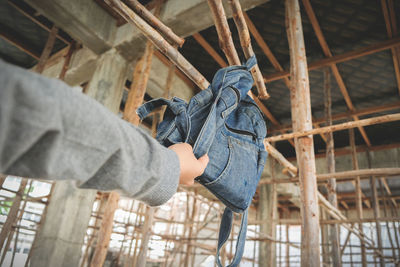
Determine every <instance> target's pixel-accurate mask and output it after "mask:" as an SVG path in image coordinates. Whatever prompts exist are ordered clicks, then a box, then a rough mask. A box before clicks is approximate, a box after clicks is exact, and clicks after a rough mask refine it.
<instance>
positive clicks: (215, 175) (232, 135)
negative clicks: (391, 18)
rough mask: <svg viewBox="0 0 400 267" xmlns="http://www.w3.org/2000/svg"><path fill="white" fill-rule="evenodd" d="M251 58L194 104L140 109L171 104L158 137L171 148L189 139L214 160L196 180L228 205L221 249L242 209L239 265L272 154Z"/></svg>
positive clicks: (221, 74) (223, 72)
mask: <svg viewBox="0 0 400 267" xmlns="http://www.w3.org/2000/svg"><path fill="white" fill-rule="evenodd" d="M255 63H256V59H255V57H252V58H250V59H249V60H248V61H247V62H246V64H245V65H243V66H231V67H227V68H223V69H220V70H219V71H218V72H217V73H216V74H215V76H214V79H213V81H212V84H211V85H210V86H209V87H208V88H207V89H206V90H203V91H201V92H200V93H198V94H196V95H195V96H194V97H192V99H191V100H190V101H189V103H186V102H185V101H184V100H182V99H179V98H176V97H174V98H173V99H172V100H166V99H162V98H160V99H155V100H152V101H149V102H147V103H145V104H144V105H142V106H141V107H139V109H138V110H137V114H138V115H139V117H140V118H141V119H143V118H144V117H146V116H147V115H148V114H149V113H150V112H152V111H153V110H154V109H155V108H158V107H160V106H162V105H167V109H166V110H165V113H164V119H163V121H162V122H161V123H160V125H159V126H158V128H157V140H158V141H159V142H160V143H161V144H162V145H164V146H166V147H168V146H170V145H173V144H176V143H182V142H186V143H189V144H191V145H192V146H193V152H194V154H195V155H196V157H200V156H203V155H204V154H206V153H207V154H208V156H209V158H210V161H209V164H208V166H207V168H206V169H205V171H204V173H203V175H201V176H200V177H197V178H196V180H197V181H198V182H199V183H201V184H202V185H204V186H205V187H206V188H207V189H208V190H209V191H211V192H212V193H213V194H214V195H215V196H216V197H218V198H219V199H220V200H221V201H222V202H223V203H224V204H225V205H226V208H225V211H224V214H223V216H222V220H221V225H220V232H219V237H218V249H217V264H218V266H221V262H220V259H219V253H220V249H221V247H222V245H223V244H224V243H225V242H226V241H227V240H228V237H229V234H230V232H231V228H232V220H233V212H238V213H243V215H242V222H241V227H240V231H239V235H238V240H237V243H236V252H235V256H234V258H233V260H232V263H231V264H230V265H229V266H237V265H238V264H239V263H240V260H241V258H242V255H243V250H244V245H245V241H246V231H247V214H248V208H249V206H250V204H251V201H252V198H253V195H254V193H255V191H256V188H257V184H258V181H259V179H260V176H261V173H262V171H263V169H264V164H265V160H266V157H267V152H266V151H265V148H264V144H263V140H264V138H265V136H266V134H267V130H266V126H265V121H264V119H263V116H262V114H261V111H260V110H259V108H258V107H257V105H256V104H255V102H254V100H253V99H251V98H250V97H249V96H248V95H247V92H248V91H249V90H250V89H251V87H252V85H253V78H252V76H251V74H250V69H251V68H252V67H253V66H254V64H255Z"/></svg>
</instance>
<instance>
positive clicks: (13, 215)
mask: <svg viewBox="0 0 400 267" xmlns="http://www.w3.org/2000/svg"><path fill="white" fill-rule="evenodd" d="M27 183H28V181H27V180H26V179H22V180H21V183H20V185H19V189H18V192H17V193H16V194H15V197H14V199H13V204H12V206H11V208H10V210H9V212H8V214H7V219H6V221H5V222H4V224H3V227H2V228H1V232H0V249H1V248H3V245H4V242H5V240H6V238H7V236H8V235H9V233H10V232H11V230H12V226H13V225H14V223H15V222H16V220H17V216H18V211H19V207H20V205H21V201H22V197H23V195H24V190H25V187H26V184H27ZM7 249H8V248H5V251H3V253H4V254H5V253H7Z"/></svg>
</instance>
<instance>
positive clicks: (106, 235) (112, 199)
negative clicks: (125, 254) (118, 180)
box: [90, 192, 119, 267]
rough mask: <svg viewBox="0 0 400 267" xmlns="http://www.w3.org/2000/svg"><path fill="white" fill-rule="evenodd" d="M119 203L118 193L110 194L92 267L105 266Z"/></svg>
mask: <svg viewBox="0 0 400 267" xmlns="http://www.w3.org/2000/svg"><path fill="white" fill-rule="evenodd" d="M118 201H119V194H118V193H117V192H111V193H109V195H108V199H107V204H106V207H105V209H104V213H103V219H102V221H101V226H100V230H99V234H98V241H97V245H96V249H95V251H94V255H93V259H92V261H91V263H90V266H91V267H97V266H103V263H104V260H105V259H106V255H107V251H108V244H109V243H110V237H111V233H112V228H113V227H112V226H113V223H114V213H115V210H116V209H117V208H118Z"/></svg>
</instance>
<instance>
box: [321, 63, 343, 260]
mask: <svg viewBox="0 0 400 267" xmlns="http://www.w3.org/2000/svg"><path fill="white" fill-rule="evenodd" d="M330 74H331V73H330V70H329V68H325V70H324V95H325V117H326V119H327V122H326V123H327V126H331V125H332V99H331V76H330ZM326 162H327V167H328V168H327V169H328V173H334V172H335V171H336V170H335V169H336V168H335V144H334V141H333V133H332V132H329V133H327V134H326ZM326 189H327V191H328V201H329V203H331V204H332V206H334V207H335V208H337V207H338V204H337V196H336V179H335V178H330V179H328V181H327V184H326ZM327 227H328V229H329V234H330V235H329V237H330V238H329V239H330V241H331V243H332V264H333V266H336V267H340V266H342V264H341V260H340V243H339V231H338V230H339V229H338V225H337V224H332V225H328V226H327Z"/></svg>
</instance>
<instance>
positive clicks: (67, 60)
mask: <svg viewBox="0 0 400 267" xmlns="http://www.w3.org/2000/svg"><path fill="white" fill-rule="evenodd" d="M76 46H77V44H76V43H75V41H72V42H71V43H70V45H69V48H68V52H67V54H66V55H65V59H64V64H63V67H62V69H61V72H60V75H59V76H58V78H59V79H60V80H64V78H65V74H66V73H67V71H68V68H69V64H70V62H71V58H72V54H73V53H74V51H75V49H76Z"/></svg>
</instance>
